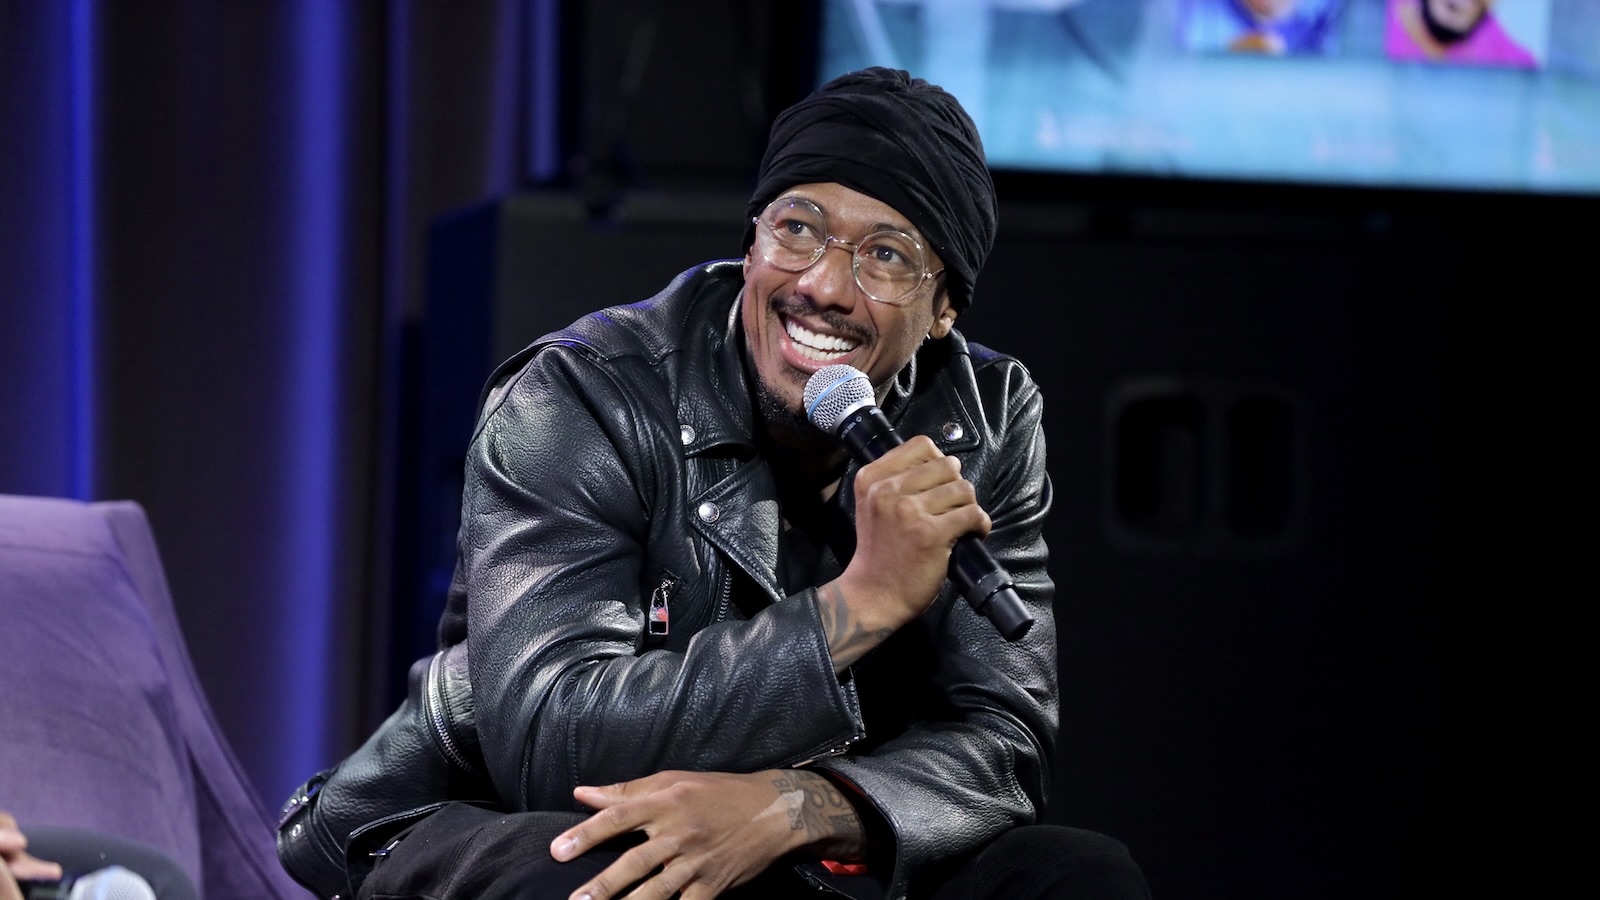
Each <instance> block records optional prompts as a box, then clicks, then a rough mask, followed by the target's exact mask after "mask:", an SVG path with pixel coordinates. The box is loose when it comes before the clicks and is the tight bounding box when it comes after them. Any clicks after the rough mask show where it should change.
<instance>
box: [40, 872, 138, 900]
mask: <svg viewBox="0 0 1600 900" xmlns="http://www.w3.org/2000/svg"><path fill="white" fill-rule="evenodd" d="M19 886H20V887H21V888H22V898H23V900H94V898H100V900H156V892H155V890H154V889H153V888H151V887H150V882H148V881H145V880H144V879H143V878H141V877H139V876H138V875H137V874H135V873H134V872H133V871H132V870H131V869H125V868H123V867H122V866H108V867H106V868H104V869H95V870H94V871H93V872H85V873H84V874H82V875H70V874H69V875H65V876H63V877H62V878H61V879H60V880H59V881H23V882H20V883H19Z"/></svg>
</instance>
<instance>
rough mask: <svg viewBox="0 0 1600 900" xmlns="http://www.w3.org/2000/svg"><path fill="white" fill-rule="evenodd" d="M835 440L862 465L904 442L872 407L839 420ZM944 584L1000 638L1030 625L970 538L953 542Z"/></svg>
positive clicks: (1012, 591)
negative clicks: (950, 584)
mask: <svg viewBox="0 0 1600 900" xmlns="http://www.w3.org/2000/svg"><path fill="white" fill-rule="evenodd" d="M839 440H840V441H841V442H843V443H844V445H845V447H846V448H847V449H848V450H849V451H850V455H851V456H853V457H855V458H856V459H857V460H858V461H860V462H861V463H862V464H866V463H869V462H872V461H873V460H875V459H877V458H878V457H880V456H882V455H884V454H885V453H888V452H889V451H890V450H893V449H894V448H896V447H898V446H900V445H901V444H903V443H905V441H903V440H901V438H900V433H899V432H897V431H895V430H894V426H893V425H890V424H889V420H888V419H887V418H885V417H884V415H883V410H881V409H879V408H878V407H876V406H872V405H867V406H863V407H861V408H860V409H858V410H856V411H855V412H853V413H850V414H849V415H847V416H845V418H844V421H842V422H840V423H839ZM950 580H951V581H953V582H955V585H956V588H957V590H959V591H961V596H962V597H965V598H966V601H967V604H968V605H970V606H971V607H972V609H973V611H974V612H976V613H978V614H979V615H981V616H983V617H984V618H986V619H988V620H989V621H990V622H992V623H993V624H994V627H995V629H996V630H998V631H999V632H1000V636H1001V637H1004V638H1005V639H1006V640H1008V641H1015V640H1018V639H1019V638H1021V637H1022V636H1023V635H1025V634H1027V633H1028V629H1029V628H1032V627H1033V616H1031V615H1029V614H1028V608H1027V607H1026V606H1024V605H1023V603H1022V598H1021V597H1019V596H1018V595H1017V591H1016V588H1015V587H1014V586H1013V585H1012V583H1011V576H1010V574H1008V573H1007V572H1006V570H1005V569H1004V568H1002V567H1001V566H1000V564H999V563H998V562H996V561H995V558H994V556H993V555H991V554H990V553H989V548H988V547H985V546H984V545H983V539H982V538H980V537H978V536H977V535H976V534H970V533H969V534H964V535H962V536H961V537H960V538H959V539H958V540H957V541H956V545H955V548H954V549H952V550H951V552H950Z"/></svg>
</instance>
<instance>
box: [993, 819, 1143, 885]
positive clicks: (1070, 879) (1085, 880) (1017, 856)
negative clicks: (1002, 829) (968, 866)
mask: <svg viewBox="0 0 1600 900" xmlns="http://www.w3.org/2000/svg"><path fill="white" fill-rule="evenodd" d="M985 856H991V857H994V858H998V859H1002V860H1007V861H1009V862H1010V863H1011V865H1017V864H1021V865H1022V866H1024V867H1025V868H1026V869H1027V870H1028V871H1030V872H1031V873H1032V874H1033V875H1034V876H1035V877H1036V878H1037V879H1038V881H1037V882H1036V883H1037V884H1039V886H1040V887H1046V886H1048V887H1047V888H1046V893H1045V894H1042V895H1041V896H1048V895H1050V894H1051V893H1053V891H1054V890H1057V889H1059V890H1061V891H1063V892H1064V893H1065V894H1066V895H1068V896H1073V897H1079V896H1082V897H1108V898H1109V897H1117V898H1124V897H1126V898H1148V897H1149V896H1150V889H1149V886H1148V885H1147V884H1146V883H1145V880H1144V873H1143V872H1141V871H1140V870H1139V865H1138V863H1136V862H1134V860H1133V854H1132V853H1130V852H1128V848H1127V846H1126V845H1125V844H1123V843H1122V842H1121V841H1119V840H1117V839H1116V838H1113V837H1110V836H1108V835H1104V834H1100V833H1099V832H1095V831H1087V830H1084V829H1082V828H1068V827H1066V826H1062V825H1029V826H1024V827H1021V828H1013V829H1011V830H1010V831H1008V832H1006V833H1005V834H1003V835H1001V836H1000V837H999V838H997V839H996V840H995V842H994V843H993V844H991V845H990V846H989V849H988V850H987V851H986V852H985ZM1069 889H1070V890H1069Z"/></svg>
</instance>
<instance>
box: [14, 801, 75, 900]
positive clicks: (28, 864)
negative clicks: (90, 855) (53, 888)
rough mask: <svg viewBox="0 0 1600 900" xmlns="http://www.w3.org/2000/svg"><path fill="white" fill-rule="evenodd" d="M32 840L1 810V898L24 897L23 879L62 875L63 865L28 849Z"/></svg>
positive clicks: (17, 898)
mask: <svg viewBox="0 0 1600 900" xmlns="http://www.w3.org/2000/svg"><path fill="white" fill-rule="evenodd" d="M27 848H28V839H27V837H25V836H24V835H23V833H22V829H20V828H18V827H17V820H16V819H13V818H12V817H11V816H10V814H8V813H4V812H0V900H22V889H21V888H20V887H18V886H17V882H18V881H19V880H22V881H50V880H54V879H59V878H60V877H61V867H60V866H58V865H56V864H55V863H53V862H45V861H44V860H42V859H39V858H37V857H34V856H30V855H29V854H28V852H27Z"/></svg>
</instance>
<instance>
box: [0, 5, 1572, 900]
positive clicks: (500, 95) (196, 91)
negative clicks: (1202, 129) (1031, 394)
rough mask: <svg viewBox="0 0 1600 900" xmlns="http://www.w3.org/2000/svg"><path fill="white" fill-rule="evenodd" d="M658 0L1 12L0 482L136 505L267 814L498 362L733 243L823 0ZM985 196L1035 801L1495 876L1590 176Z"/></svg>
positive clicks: (1346, 862) (431, 546) (1064, 181)
mask: <svg viewBox="0 0 1600 900" xmlns="http://www.w3.org/2000/svg"><path fill="white" fill-rule="evenodd" d="M679 6H680V5H678V4H666V3H649V2H625V0H607V2H597V3H589V4H583V5H581V8H580V5H578V4H561V3H556V2H516V0H504V2H498V3H489V2H484V3H479V4H466V5H462V6H454V5H451V6H449V7H447V6H446V5H444V4H438V5H431V4H420V3H417V4H410V3H404V2H393V3H383V2H367V3H358V2H349V3H334V2H329V3H281V4H267V3H240V4H229V5H227V6H225V7H221V8H218V7H215V6H213V5H211V4H205V3H196V2H189V3H185V2H176V0H174V2H165V3H158V2H152V3H146V4H121V3H112V2H102V3H93V2H84V3H66V2H63V3H60V4H53V3H44V4H33V3H28V2H24V0H0V204H3V205H0V304H3V305H0V315H3V318H0V376H3V378H4V383H3V385H0V429H3V431H0V433H3V443H0V490H5V491H8V492H15V493H41V494H58V495H69V496H81V497H86V498H111V497H131V498H133V499H137V500H139V501H141V502H142V503H144V504H145V505H146V507H147V508H148V509H149V510H150V512H151V515H152V519H153V522H154V525H155V528H156V533H157V537H158V539H159V540H160V541H161V544H162V548H163V554H164V557H165V558H166V562H167V566H168V572H169V576H170V578H171V581H172V585H173V590H174V593H175V596H176V601H177V603H178V607H179V611H180V615H181V616H182V617H183V619H184V626H185V631H186V634H187V636H188V639H189V642H190V644H191V648H192V650H193V652H194V654H195V657H196V663H197V666H198V667H199V669H200V672H201V676H202V680H203V681H204V682H205V684H206V687H207V690H208V691H209V692H210V694H211V697H212V700H213V703H214V704H215V705H216V707H217V711H218V715H219V718H220V719H221V720H222V723H223V725H224V727H225V729H226V730H227V731H228V732H229V735H230V738H231V739H232V740H233V742H234V745H235V748H236V750H237V751H238V753H239V754H240V756H241V759H242V760H243V761H244V763H245V765H246V768H247V770H248V771H249V772H250V773H251V775H252V777H253V778H254V779H255V781H256V783H257V784H258V786H259V787H260V789H261V791H262V795H263V798H264V802H267V803H269V804H271V805H274V806H275V805H276V803H277V801H278V799H279V798H280V797H281V796H283V795H285V794H286V793H287V791H288V790H289V788H290V787H292V785H293V784H294V783H296V782H297V781H299V780H300V779H302V778H304V777H305V776H306V775H308V774H309V773H310V771H312V770H314V769H315V768H317V767H320V766H323V765H327V764H329V763H331V762H332V761H334V760H336V759H337V758H339V757H340V756H341V755H343V754H344V753H345V752H347V751H348V750H349V749H351V748H352V747H353V746H354V745H355V744H356V743H357V742H359V740H360V739H361V738H362V737H363V736H364V735H365V734H366V733H367V731H369V730H370V728H371V727H373V726H374V725H375V724H376V723H377V721H378V720H379V719H381V717H382V716H383V715H384V714H385V713H386V712H387V711H388V710H389V708H391V706H392V703H393V701H394V699H395V698H396V692H397V690H398V689H399V688H400V685H401V675H400V673H401V671H402V670H403V666H404V664H405V663H407V662H409V660H410V659H411V658H413V657H414V656H416V655H419V654H420V653H422V652H426V649H427V647H428V645H429V643H430V642H431V629H432V625H433V617H434V616H435V615H436V613H437V608H438V602H439V598H440V596H441V590H442V581H443V579H444V578H445V577H447V576H448V566H449V562H450V553H451V552H452V550H451V546H450V542H451V540H452V537H453V528H454V516H455V509H454V504H455V501H456V499H457V498H456V492H457V491H458V490H459V477H460V473H459V466H460V453H461V449H460V448H461V446H462V444H463V443H464V439H465V435H466V431H467V429H468V428H469V427H470V418H471V407H472V403H473V401H474V399H475V397H476V394H477V390H478V388H479V387H480V386H481V383H482V379H483V377H484V376H485V375H486V374H487V372H488V370H489V368H490V367H491V366H492V365H493V363H494V362H496V361H498V359H500V358H503V357H504V356H505V355H506V354H507V353H508V352H510V350H512V349H515V348H516V347H518V346H520V345H521V344H523V343H525V342H526V341H528V340H531V339H532V338H533V337H536V336H537V335H538V334H540V333H542V332H543V331H545V330H548V329H549V328H553V327H557V326H559V325H562V324H565V323H566V322H567V321H570V319H572V318H573V317H575V316H576V315H578V314H581V313H582V312H585V311H587V310H589V309H592V308H595V307H597V306H600V305H605V304H610V303H613V302H624V301H631V300H635V299H640V298H642V297H644V296H647V295H649V294H650V293H653V292H654V291H655V290H656V289H658V288H659V287H660V286H661V285H662V284H664V283H665V281H666V280H667V279H668V278H670V277H671V276H672V275H673V274H675V273H676V272H678V271H680V270H681V269H683V268H686V267H688V266H690V265H692V264H693V263H695V262H698V261H701V260H703V259H706V258H712V257H718V256H726V255H736V254H737V253H738V249H739V247H738V237H739V233H740V231H741V230H742V226H741V225H740V221H741V217H742V215H743V205H744V199H745V197H746V196H747V195H748V191H749V188H750V185H751V181H752V177H753V172H754V168H755V165H756V162H757V160H758V158H759V152H760V148H761V145H762V141H763V138H764V134H765V130H766V125H767V123H768V122H769V121H770V118H771V116H772V115H773V114H775V112H776V111H777V110H778V109H781V108H782V106H783V105H785V104H787V103H788V102H791V101H792V100H794V99H797V98H798V97H799V96H801V95H802V94H803V93H804V91H805V90H806V89H807V88H808V87H809V85H810V84H811V81H810V79H811V77H812V74H813V73H812V72H810V70H809V69H808V68H807V64H808V59H807V57H806V54H804V53H797V51H796V50H795V48H796V46H800V47H804V46H806V44H805V42H806V41H809V40H812V39H813V36H814V33H815V28H814V23H813V22H811V21H810V15H811V10H810V8H809V7H808V6H806V5H804V4H776V3H773V4H769V3H754V4H746V3H731V2H730V3H704V4H693V5H690V6H693V7H694V10H693V14H686V13H685V11H684V9H680V8H679ZM997 184H998V187H999V191H1000V199H1001V229H1000V235H999V240H998V242H997V245H996V247H995V250H994V253H993V256H992V257H991V259H990V262H989V265H988V267H987V268H986V269H985V272H984V275H983V278H982V280H981V281H980V285H979V290H978V299H977V302H976V305H975V306H974V307H973V308H972V309H971V310H970V311H969V313H968V314H967V315H966V316H964V317H963V319H962V321H961V323H960V327H961V328H962V330H963V331H964V332H965V333H966V334H967V335H968V337H970V338H972V339H974V340H977V341H979V342H982V343H986V344H989V345H991V346H993V347H996V348H998V349H1002V350H1005V351H1007V352H1010V353H1013V354H1015V355H1016V356H1018V357H1019V358H1021V359H1022V360H1023V361H1024V362H1025V363H1026V364H1027V365H1028V366H1029V368H1030V370H1031V371H1032V373H1033V375H1034V377H1035V378H1036V379H1037V380H1038V381H1039V382H1040V384H1041V385H1042V387H1043V389H1044V392H1045V397H1046V428H1047V432H1048V440H1049V452H1050V461H1049V469H1050V472H1051V475H1052V478H1053V480H1054V485H1055V488H1056V507H1055V511H1054V513H1053V515H1052V518H1051V521H1050V524H1049V526H1048V531H1047V538H1048V540H1049V543H1050V546H1051V550H1052V562H1051V570H1052V574H1053V575H1054V577H1055V579H1056V583H1057V597H1058V600H1057V604H1058V622H1059V628H1060V635H1061V668H1062V732H1061V745H1060V756H1059V760H1058V783H1057V787H1056V794H1055V797H1054V799H1053V802H1052V805H1051V808H1050V810H1049V813H1048V815H1049V818H1050V820H1051V821H1056V822H1062V823H1069V824H1074V825H1080V826H1083V827H1089V828H1094V829H1098V830H1103V831H1106V832H1109V833H1111V834H1113V835H1115V836H1117V837H1119V838H1121V839H1122V840H1124V841H1126V842H1127V843H1128V844H1129V845H1130V847H1131V848H1132V849H1133V851H1134V854H1135V856H1136V858H1138V859H1139V861H1140V862H1141V864H1142V865H1143V866H1144V868H1145V870H1146V872H1147V874H1148V876H1149V878H1150V881H1151V883H1152V886H1153V888H1154V890H1155V893H1156V895H1157V896H1161V897H1262V898H1268V897H1349V896H1361V897H1368V896H1403V895H1408V894H1411V893H1415V892H1417V891H1419V890H1429V891H1430V892H1432V891H1435V890H1438V889H1439V888H1441V887H1455V886H1463V885H1467V884H1482V883H1483V881H1484V879H1485V878H1487V877H1488V875H1487V874H1486V873H1487V871H1488V868H1489V863H1488V861H1487V860H1477V859H1474V858H1473V856H1474V855H1473V853H1472V852H1471V851H1470V850H1464V849H1462V848H1463V847H1464V846H1469V847H1470V846H1471V842H1472V840H1473V838H1472V837H1471V835H1472V834H1473V833H1474V832H1476V831H1477V830H1478V829H1479V828H1481V827H1483V823H1484V821H1485V820H1489V821H1499V820H1500V816H1499V815H1498V814H1492V813H1490V812H1489V810H1490V809H1491V806H1490V803H1489V801H1490V799H1491V798H1492V797H1494V796H1496V795H1499V794H1502V793H1505V791H1503V790H1502V789H1500V788H1497V787H1493V786H1492V785H1494V784H1496V783H1497V779H1498V777H1500V776H1499V774H1498V773H1499V770H1500V769H1502V768H1504V767H1506V765H1507V764H1506V762H1505V757H1503V756H1501V755H1500V754H1499V752H1498V751H1497V750H1496V751H1491V750H1489V749H1487V748H1490V747H1497V746H1499V745H1500V744H1501V743H1503V742H1505V741H1507V740H1512V741H1518V740H1519V739H1522V740H1526V739H1537V738H1538V736H1539V735H1540V734H1541V733H1542V728H1541V726H1540V725H1539V723H1538V721H1537V719H1536V717H1535V716H1533V715H1532V714H1531V713H1528V712H1524V711H1522V710H1524V709H1525V706H1524V700H1523V697H1524V693H1525V686H1526V685H1530V684H1532V683H1534V682H1536V681H1537V682H1543V680H1544V679H1542V678H1537V677H1530V674H1529V673H1530V672H1538V671H1541V669H1542V667H1543V666H1545V665H1548V663H1547V662H1546V661H1544V660H1541V659H1540V657H1539V656H1530V655H1529V654H1528V650H1529V649H1530V647H1532V646H1533V639H1532V637H1531V635H1532V634H1534V633H1539V634H1540V640H1541V645H1540V646H1545V645H1544V643H1543V641H1544V640H1546V637H1545V635H1544V632H1546V631H1555V632H1559V631H1561V630H1562V629H1561V627H1560V626H1553V625H1551V624H1550V622H1551V619H1550V618H1549V617H1548V616H1547V615H1546V605H1547V604H1550V603H1552V601H1551V600H1550V598H1551V597H1552V596H1553V595H1554V594H1555V592H1556V588H1555V587H1554V585H1555V584H1556V583H1558V582H1559V581H1560V580H1561V577H1562V575H1563V573H1564V571H1566V570H1568V569H1571V568H1574V567H1575V564H1576V562H1577V561H1578V560H1579V559H1581V541H1580V540H1579V533H1580V532H1579V531H1578V530H1577V529H1576V528H1575V527H1573V526H1572V525H1570V524H1564V523H1568V522H1570V521H1573V520H1576V521H1578V522H1581V521H1585V516H1586V514H1587V512H1586V511H1587V501H1586V500H1584V499H1583V496H1584V495H1583V494H1582V493H1580V491H1579V488H1580V485H1586V483H1587V481H1586V479H1584V478H1583V477H1582V475H1583V473H1585V472H1586V471H1587V467H1586V466H1584V465H1582V463H1583V462H1584V460H1583V453H1582V449H1583V446H1584V444H1583V443H1582V435H1583V433H1584V432H1583V429H1582V427H1581V426H1582V419H1583V416H1582V413H1583V412H1584V411H1585V410H1587V408H1588V406H1589V404H1585V403H1582V402H1581V400H1580V398H1583V399H1586V398H1587V390H1586V388H1587V381H1588V379H1587V378H1586V375H1587V373H1586V372H1585V370H1584V362H1585V360H1586V356H1585V354H1584V353H1583V352H1582V348H1581V347H1580V342H1581V340H1582V335H1583V330H1582V323H1583V322H1584V316H1583V313H1584V312H1585V311H1586V309H1587V307H1589V306H1592V305H1593V299H1594V296H1595V293H1596V292H1595V289H1594V286H1593V279H1592V278H1591V277H1590V276H1589V274H1588V262H1589V260H1590V259H1591V258H1592V257H1593V255H1594V253H1595V249H1594V243H1595V233H1596V232H1595V228H1594V226H1593V224H1592V222H1593V220H1594V216H1595V213H1596V212H1597V206H1600V204H1597V201H1596V199H1595V198H1593V197H1583V198H1575V197H1549V196H1527V195H1515V194H1493V193H1452V192H1433V191H1389V190H1375V189H1353V188H1335V187H1309V186H1295V185H1281V184H1245V183H1217V182H1182V181H1170V180H1159V179H1134V178H1109V177H1106V178H1101V177H1089V176H1054V177H1045V176H1036V175H1025V174H1021V173H1004V172H1002V173H998V174H997ZM1534 623H1537V624H1536V625H1535V624H1534ZM1530 626H1533V627H1531V628H1530ZM1554 645H1555V642H1552V644H1551V646H1554ZM1553 652H1554V651H1550V650H1547V651H1546V653H1553ZM1543 655H1545V654H1540V656H1543ZM1541 687H1542V684H1541ZM3 801H4V798H0V806H3Z"/></svg>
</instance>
